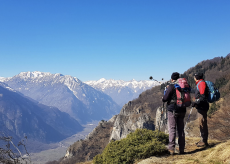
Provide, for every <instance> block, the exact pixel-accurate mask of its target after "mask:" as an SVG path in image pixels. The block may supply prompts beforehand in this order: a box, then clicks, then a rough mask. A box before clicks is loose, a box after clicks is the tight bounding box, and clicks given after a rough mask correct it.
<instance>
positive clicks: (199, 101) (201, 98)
mask: <svg viewBox="0 0 230 164" xmlns="http://www.w3.org/2000/svg"><path fill="white" fill-rule="evenodd" d="M202 80H203V79H200V80H199V81H197V82H196V85H198V83H199V82H200V81H201V82H200V83H199V85H198V88H199V90H198V89H197V86H196V88H195V104H196V109H198V110H208V109H209V103H208V101H207V97H208V88H207V85H206V83H205V81H204V80H203V81H202Z"/></svg>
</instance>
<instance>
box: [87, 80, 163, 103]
mask: <svg viewBox="0 0 230 164" xmlns="http://www.w3.org/2000/svg"><path fill="white" fill-rule="evenodd" d="M85 83H86V84H88V85H90V86H91V87H93V88H95V89H97V90H100V91H102V92H104V93H105V94H107V95H109V96H110V97H111V98H112V99H113V100H114V101H115V102H116V103H117V104H118V105H120V106H121V107H122V106H123V105H125V104H126V103H127V102H129V101H132V100H133V99H135V98H138V96H139V95H140V94H141V93H142V92H143V91H145V90H147V89H151V88H152V87H154V86H157V85H160V82H158V81H150V80H141V81H136V80H135V79H132V80H131V81H123V80H113V79H110V80H106V79H104V78H101V79H100V80H98V81H86V82H85Z"/></svg>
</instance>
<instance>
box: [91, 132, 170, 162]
mask: <svg viewBox="0 0 230 164" xmlns="http://www.w3.org/2000/svg"><path fill="white" fill-rule="evenodd" d="M167 143H168V135H167V134H165V133H163V132H159V136H158V131H152V130H147V129H137V130H136V131H135V132H133V133H130V134H128V135H127V137H126V138H124V139H122V140H120V141H111V142H110V143H109V144H108V145H107V146H106V148H105V149H104V151H103V152H102V154H99V155H97V156H95V157H94V159H93V163H94V164H107V163H127V164H129V163H133V162H134V161H135V159H143V158H148V157H150V156H153V155H161V154H163V153H165V152H166V151H167V149H166V147H165V144H167Z"/></svg>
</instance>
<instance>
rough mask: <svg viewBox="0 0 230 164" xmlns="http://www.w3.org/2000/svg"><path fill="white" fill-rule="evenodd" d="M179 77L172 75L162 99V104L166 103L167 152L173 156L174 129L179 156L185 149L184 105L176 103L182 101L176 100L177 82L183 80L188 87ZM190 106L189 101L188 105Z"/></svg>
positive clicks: (176, 74)
mask: <svg viewBox="0 0 230 164" xmlns="http://www.w3.org/2000/svg"><path fill="white" fill-rule="evenodd" d="M179 77H180V74H179V73H178V72H174V73H172V75H171V83H170V84H169V85H168V86H167V90H166V92H165V94H164V96H163V98H162V101H163V102H167V111H168V112H167V114H168V131H169V145H168V151H169V153H170V154H171V155H174V152H175V140H176V129H177V132H178V144H179V154H184V153H185V152H184V148H185V133H184V117H185V113H186V105H184V103H178V102H179V101H180V102H181V100H182V99H179V98H178V95H177V92H178V91H177V89H176V86H179V80H184V81H185V83H186V86H187V87H189V85H188V83H187V80H186V79H184V78H179ZM189 88H190V87H189ZM181 90H182V89H181ZM182 95H185V94H182ZM186 95H187V94H186ZM182 97H186V96H182ZM189 101H190V98H189ZM178 104H179V105H178ZM190 104H191V101H190V103H189V104H188V105H190Z"/></svg>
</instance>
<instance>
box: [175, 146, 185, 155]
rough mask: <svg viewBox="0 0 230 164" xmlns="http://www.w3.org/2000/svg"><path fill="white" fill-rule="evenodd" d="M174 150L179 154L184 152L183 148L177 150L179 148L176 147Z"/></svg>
mask: <svg viewBox="0 0 230 164" xmlns="http://www.w3.org/2000/svg"><path fill="white" fill-rule="evenodd" d="M176 152H177V153H178V154H179V155H182V154H185V152H184V150H179V148H176Z"/></svg>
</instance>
